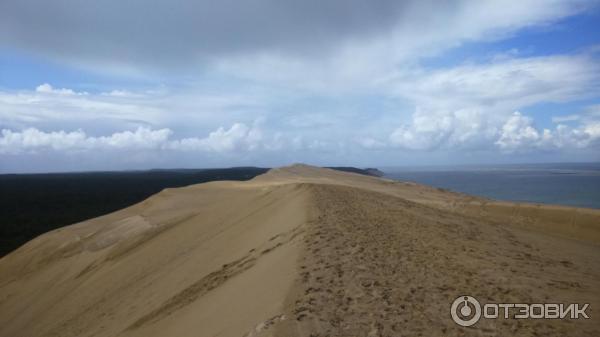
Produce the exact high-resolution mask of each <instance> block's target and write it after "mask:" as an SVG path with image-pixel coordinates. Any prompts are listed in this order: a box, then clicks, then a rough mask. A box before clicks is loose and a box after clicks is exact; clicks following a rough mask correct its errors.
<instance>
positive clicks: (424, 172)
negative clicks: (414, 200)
mask: <svg viewBox="0 0 600 337" xmlns="http://www.w3.org/2000/svg"><path fill="white" fill-rule="evenodd" d="M381 170H382V171H383V172H384V173H385V177H386V178H389V179H395V180H402V181H413V182H417V183H420V184H426V185H430V186H434V187H441V188H446V189H449V190H453V191H457V192H463V193H467V194H471V195H477V196H482V197H488V198H492V199H497V200H508V201H526V202H534V203H544V204H557V205H568V206H577V207H588V208H598V209H600V163H560V164H520V165H495V166H491V165H489V166H488V165H478V166H460V167H387V168H383V169H381Z"/></svg>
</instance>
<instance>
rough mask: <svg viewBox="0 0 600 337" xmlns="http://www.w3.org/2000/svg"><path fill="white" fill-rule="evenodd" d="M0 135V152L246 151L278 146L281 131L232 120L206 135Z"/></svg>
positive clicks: (33, 132)
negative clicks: (266, 132) (267, 131)
mask: <svg viewBox="0 0 600 337" xmlns="http://www.w3.org/2000/svg"><path fill="white" fill-rule="evenodd" d="M1 135H2V136H1V137H0V154H20V153H36V152H38V151H48V150H53V151H59V152H66V153H78V152H79V153H82V152H93V151H144V150H152V151H196V152H214V153H221V154H224V153H230V152H246V151H254V150H272V149H280V148H281V144H282V143H283V142H284V141H285V140H284V139H283V138H282V136H281V134H276V135H269V136H268V137H266V136H265V135H264V134H263V132H262V130H261V129H260V123H259V122H257V123H254V125H253V126H252V127H248V126H246V125H245V124H243V123H235V124H233V125H232V126H231V127H230V128H229V129H225V128H223V127H219V128H218V129H217V130H215V131H213V132H210V133H209V134H208V136H207V137H204V138H199V137H188V138H183V139H171V136H172V135H173V131H172V130H170V129H166V128H163V129H157V130H152V129H150V128H146V127H138V128H137V129H136V130H133V131H122V132H115V133H113V134H111V135H108V136H100V137H93V136H89V135H87V134H86V133H85V132H84V131H82V130H77V131H71V132H66V131H50V132H44V131H40V130H38V129H36V128H27V129H25V130H23V131H12V130H9V129H3V130H2V131H1Z"/></svg>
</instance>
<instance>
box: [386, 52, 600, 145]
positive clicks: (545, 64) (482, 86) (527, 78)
mask: <svg viewBox="0 0 600 337" xmlns="http://www.w3.org/2000/svg"><path fill="white" fill-rule="evenodd" d="M391 83H395V85H396V88H395V89H394V90H395V95H397V96H400V97H403V98H406V99H408V100H410V101H412V102H413V103H414V104H415V106H416V109H415V112H414V113H413V114H412V116H411V118H410V119H409V121H408V122H407V123H404V124H403V125H400V126H399V127H397V128H396V129H395V130H393V131H392V132H391V134H390V135H389V137H388V142H389V144H390V145H391V146H397V147H401V148H405V149H411V150H428V151H431V150H437V149H462V150H470V149H471V150H478V149H487V150H491V149H493V148H494V147H497V148H499V149H501V150H502V151H506V152H508V151H517V150H518V149H519V148H522V149H531V148H534V147H535V148H544V147H548V146H550V147H552V146H554V147H564V146H563V144H567V143H569V144H571V145H573V144H575V143H577V144H578V145H577V146H578V147H582V146H583V145H582V144H590V142H570V141H567V140H566V139H567V138H569V139H573V138H574V137H575V134H576V133H577V132H579V131H573V132H571V133H570V135H571V136H570V137H567V136H566V133H565V132H566V131H565V129H564V127H561V128H563V136H562V138H563V141H560V142H559V141H557V140H556V139H557V137H560V136H559V135H560V133H559V132H558V129H557V130H556V131H554V133H552V132H551V131H550V130H537V129H535V127H534V126H533V120H532V119H531V118H530V117H527V116H524V115H522V114H521V113H519V112H514V111H516V110H518V109H521V108H522V107H525V106H528V105H532V104H536V103H541V102H568V101H572V100H576V99H581V98H586V97H590V94H591V92H590V88H596V87H598V86H599V83H600V64H599V63H598V62H597V61H596V60H595V59H594V58H591V57H589V56H586V55H572V56H547V57H531V58H521V59H514V58H510V57H509V58H502V59H501V60H493V61H491V62H489V63H480V64H469V65H462V66H457V67H452V68H448V69H440V70H435V71H430V72H425V71H420V72H419V73H418V74H412V75H406V74H402V75H401V78H396V79H394V80H392V82H391ZM592 95H593V94H592ZM513 112H514V113H513ZM567 120H571V121H576V120H579V116H577V117H575V116H568V117H557V118H554V121H555V122H557V123H562V122H565V121H567ZM581 132H583V131H581ZM585 134H588V133H585ZM550 138H553V139H554V141H550Z"/></svg>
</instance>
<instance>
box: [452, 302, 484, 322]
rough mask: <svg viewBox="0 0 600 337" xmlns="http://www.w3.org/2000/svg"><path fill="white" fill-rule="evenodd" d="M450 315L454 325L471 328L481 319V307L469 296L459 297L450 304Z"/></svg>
mask: <svg viewBox="0 0 600 337" xmlns="http://www.w3.org/2000/svg"><path fill="white" fill-rule="evenodd" d="M450 315H452V319H453V320H454V322H456V324H458V325H462V326H471V325H473V324H475V323H477V321H479V319H480V318H481V305H480V304H479V301H477V300H476V299H475V298H473V297H471V296H459V297H458V298H457V299H455V300H454V302H452V306H451V307H450Z"/></svg>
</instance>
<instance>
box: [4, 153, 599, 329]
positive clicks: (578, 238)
mask: <svg viewBox="0 0 600 337" xmlns="http://www.w3.org/2000/svg"><path fill="white" fill-rule="evenodd" d="M464 294H470V295H473V296H476V297H478V298H479V299H481V300H485V301H494V302H508V303H513V302H524V303H544V302H566V303H574V302H575V303H590V307H591V309H590V310H588V314H590V316H591V319H587V320H577V321H574V320H515V319H508V320H505V319H499V320H482V321H480V322H479V323H478V324H477V325H475V326H473V327H469V328H463V327H460V326H458V325H456V324H455V323H454V322H453V321H452V320H451V318H450V315H449V307H450V304H451V302H452V301H453V300H454V299H455V298H456V297H457V296H459V295H464ZM599 311H600V211H597V210H588V209H577V208H569V207H559V206H542V205H534V204H517V203H507V202H497V201H492V200H487V199H483V198H476V197H472V196H468V195H464V194H459V193H453V192H447V191H442V190H438V189H435V188H431V187H427V186H421V185H417V184H413V183H403V182H395V181H390V180H385V179H380V178H374V177H368V176H361V175H357V174H352V173H343V172H338V171H333V170H328V169H321V168H315V167H310V166H305V165H294V166H290V167H285V168H280V169H274V170H271V171H269V172H268V173H266V174H264V175H261V176H258V177H256V178H255V179H253V180H250V181H247V182H212V183H206V184H200V185H193V186H189V187H185V188H178V189H167V190H164V191H163V192H161V193H159V194H157V195H155V196H153V197H151V198H149V199H147V200H145V201H144V202H142V203H139V204H137V205H134V206H132V207H129V208H126V209H123V210H121V211H118V212H115V213H112V214H109V215H106V216H103V217H99V218H96V219H91V220H89V221H85V222H82V223H79V224H75V225H72V226H68V227H65V228H61V229H59V230H55V231H52V232H50V233H47V234H44V235H42V236H40V237H38V238H36V239H34V240H32V241H30V242H29V243H27V244H26V245H24V246H23V247H21V248H20V249H18V250H17V251H15V252H13V253H11V254H9V255H7V256H5V257H4V258H2V259H0V336H11V337H12V336H235V337H243V336H404V335H423V336H435V335H476V336H480V335H490V336H497V335H500V336H504V335H527V336H529V335H557V336H558V335H561V336H563V335H572V336H592V335H596V336H597V335H600V320H599V319H600V315H599V314H597V313H598V312H599Z"/></svg>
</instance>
